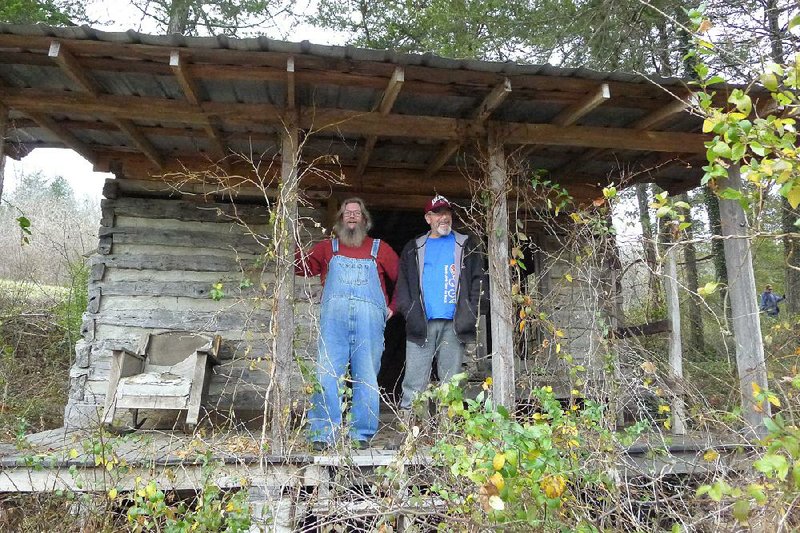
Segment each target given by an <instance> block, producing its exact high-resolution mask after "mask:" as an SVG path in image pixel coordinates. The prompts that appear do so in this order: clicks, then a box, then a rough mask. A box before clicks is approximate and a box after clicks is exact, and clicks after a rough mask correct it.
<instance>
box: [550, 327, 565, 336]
mask: <svg viewBox="0 0 800 533" xmlns="http://www.w3.org/2000/svg"><path fill="white" fill-rule="evenodd" d="M553 333H554V334H555V336H556V337H564V332H563V331H561V330H560V329H557V330H555V331H554V332H553Z"/></svg>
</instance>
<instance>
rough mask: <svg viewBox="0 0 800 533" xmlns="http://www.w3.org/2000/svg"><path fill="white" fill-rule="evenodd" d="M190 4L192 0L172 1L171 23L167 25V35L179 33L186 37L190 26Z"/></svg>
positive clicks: (170, 10)
mask: <svg viewBox="0 0 800 533" xmlns="http://www.w3.org/2000/svg"><path fill="white" fill-rule="evenodd" d="M189 2H190V0H172V5H171V6H170V9H169V23H168V24H167V35H172V34H173V33H179V34H181V35H186V29H187V26H188V25H189Z"/></svg>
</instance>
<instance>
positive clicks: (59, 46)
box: [47, 41, 102, 96]
mask: <svg viewBox="0 0 800 533" xmlns="http://www.w3.org/2000/svg"><path fill="white" fill-rule="evenodd" d="M47 55H48V57H50V58H51V59H52V60H53V61H55V62H56V64H58V66H59V67H60V68H61V71H62V72H64V74H66V75H67V76H68V77H69V78H70V79H71V80H72V81H74V82H75V83H76V84H77V85H78V87H80V88H81V90H82V91H84V92H87V93H89V94H91V95H92V96H97V95H99V94H100V93H101V92H102V91H101V90H100V87H99V86H98V85H97V82H95V81H94V80H93V79H92V78H91V76H89V74H87V72H86V70H85V69H84V68H83V67H82V66H81V64H80V63H79V62H78V60H77V59H75V56H73V55H72V54H71V53H70V52H69V50H67V48H66V46H65V45H64V44H63V43H61V42H60V41H53V42H51V43H50V49H49V51H48V52H47Z"/></svg>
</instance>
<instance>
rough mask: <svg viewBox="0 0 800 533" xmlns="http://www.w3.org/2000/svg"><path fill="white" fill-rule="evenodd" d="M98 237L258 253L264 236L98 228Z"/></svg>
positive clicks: (133, 228)
mask: <svg viewBox="0 0 800 533" xmlns="http://www.w3.org/2000/svg"><path fill="white" fill-rule="evenodd" d="M98 234H99V236H100V237H106V236H113V243H114V244H146V245H151V246H153V245H166V246H177V247H182V248H186V247H189V248H218V249H223V250H236V251H239V252H245V253H251V254H258V253H260V252H262V251H263V249H264V246H265V243H266V241H267V236H265V235H264V236H258V237H256V236H252V235H243V234H241V233H231V234H230V235H227V234H221V233H217V232H211V231H192V230H159V229H155V228H137V227H122V226H117V227H114V228H100V229H99V232H98Z"/></svg>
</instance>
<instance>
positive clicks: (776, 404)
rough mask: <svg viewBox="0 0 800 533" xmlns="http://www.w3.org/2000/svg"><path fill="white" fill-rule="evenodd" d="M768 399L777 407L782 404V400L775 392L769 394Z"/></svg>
mask: <svg viewBox="0 0 800 533" xmlns="http://www.w3.org/2000/svg"><path fill="white" fill-rule="evenodd" d="M767 401H769V403H771V404H772V405H774V406H775V407H780V406H781V401H780V400H779V399H778V397H777V396H775V395H774V394H770V395H769V396H767Z"/></svg>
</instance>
